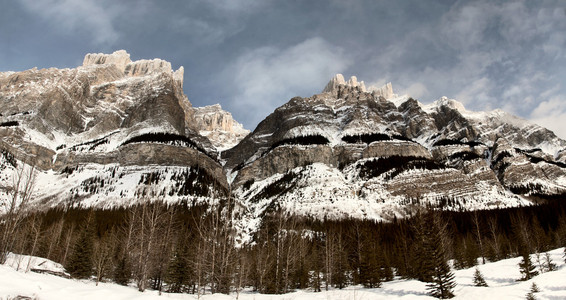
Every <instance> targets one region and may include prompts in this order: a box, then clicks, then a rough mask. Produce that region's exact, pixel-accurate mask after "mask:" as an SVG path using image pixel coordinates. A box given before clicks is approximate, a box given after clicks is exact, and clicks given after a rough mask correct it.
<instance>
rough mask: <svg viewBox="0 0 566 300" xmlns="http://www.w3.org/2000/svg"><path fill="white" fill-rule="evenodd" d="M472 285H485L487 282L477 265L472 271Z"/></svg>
mask: <svg viewBox="0 0 566 300" xmlns="http://www.w3.org/2000/svg"><path fill="white" fill-rule="evenodd" d="M474 285H475V286H484V287H487V286H488V285H487V283H486V282H485V279H484V278H483V275H482V273H481V272H480V269H478V267H476V271H475V272H474Z"/></svg>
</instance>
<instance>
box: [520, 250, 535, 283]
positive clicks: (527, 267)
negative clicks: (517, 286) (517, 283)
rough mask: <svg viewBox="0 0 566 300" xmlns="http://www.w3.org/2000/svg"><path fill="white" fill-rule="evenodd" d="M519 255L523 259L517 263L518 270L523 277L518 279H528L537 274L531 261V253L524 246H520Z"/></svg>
mask: <svg viewBox="0 0 566 300" xmlns="http://www.w3.org/2000/svg"><path fill="white" fill-rule="evenodd" d="M520 249H521V250H520V251H521V256H522V257H523V259H522V260H521V262H520V263H519V271H521V274H522V275H523V277H521V279H520V280H529V279H531V278H533V277H535V276H537V275H538V272H537V271H536V270H535V265H534V264H533V262H532V261H531V255H530V254H529V251H528V250H527V249H526V247H521V248H520Z"/></svg>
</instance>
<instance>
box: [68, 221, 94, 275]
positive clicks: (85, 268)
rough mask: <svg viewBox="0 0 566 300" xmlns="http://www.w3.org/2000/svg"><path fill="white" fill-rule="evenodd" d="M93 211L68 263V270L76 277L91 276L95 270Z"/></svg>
mask: <svg viewBox="0 0 566 300" xmlns="http://www.w3.org/2000/svg"><path fill="white" fill-rule="evenodd" d="M93 218H94V217H93V214H92V212H91V213H90V214H89V217H88V221H87V225H86V226H85V227H84V228H83V230H82V232H81V233H80V236H79V239H78V240H77V241H76V243H75V245H74V247H73V252H72V254H71V256H70V258H69V263H68V264H67V266H66V267H67V271H69V273H70V274H71V276H73V277H75V278H80V279H83V278H89V277H90V276H91V275H92V272H93V267H94V264H93V259H92V258H93V231H92V227H94V226H93V225H92V224H90V223H92V219H93Z"/></svg>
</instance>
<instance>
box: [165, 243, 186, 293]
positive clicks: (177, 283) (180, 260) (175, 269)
mask: <svg viewBox="0 0 566 300" xmlns="http://www.w3.org/2000/svg"><path fill="white" fill-rule="evenodd" d="M187 253H188V249H187V247H186V244H185V246H183V249H181V250H179V249H177V251H175V255H174V256H173V259H172V260H171V262H170V264H169V270H168V274H167V282H168V283H169V292H172V293H182V292H184V291H185V289H186V285H187V284H188V283H189V279H190V275H191V274H190V271H189V262H188V259H187V258H188V257H187V256H188V255H187Z"/></svg>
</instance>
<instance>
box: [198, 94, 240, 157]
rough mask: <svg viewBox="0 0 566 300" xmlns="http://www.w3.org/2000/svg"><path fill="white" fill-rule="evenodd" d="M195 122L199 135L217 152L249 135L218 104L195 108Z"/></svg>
mask: <svg viewBox="0 0 566 300" xmlns="http://www.w3.org/2000/svg"><path fill="white" fill-rule="evenodd" d="M195 120H196V123H197V128H198V129H199V133H200V134H201V135H203V136H205V137H207V138H208V139H209V140H210V142H211V143H212V145H214V147H216V149H217V150H219V151H222V150H226V149H230V148H232V147H234V146H236V145H237V144H238V143H239V142H240V141H241V140H242V139H243V138H244V137H246V135H248V134H249V133H250V131H249V130H247V129H244V126H243V125H242V124H240V123H238V122H237V121H236V120H234V118H233V117H232V114H231V113H229V112H227V111H225V110H223V109H222V107H221V106H220V104H214V105H209V106H204V107H196V108H195Z"/></svg>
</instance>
